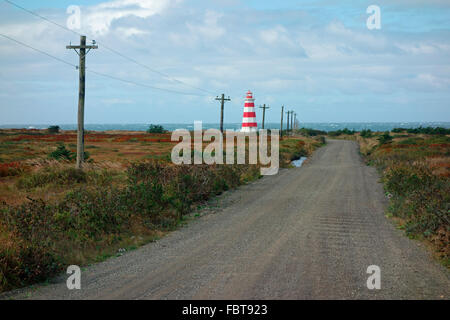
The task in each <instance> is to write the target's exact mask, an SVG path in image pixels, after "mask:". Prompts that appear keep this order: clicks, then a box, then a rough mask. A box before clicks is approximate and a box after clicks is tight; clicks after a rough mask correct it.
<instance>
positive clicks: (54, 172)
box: [17, 168, 86, 189]
mask: <svg viewBox="0 0 450 320" xmlns="http://www.w3.org/2000/svg"><path fill="white" fill-rule="evenodd" d="M81 182H86V173H85V172H84V171H81V170H77V169H75V168H64V169H54V168H47V169H44V170H42V171H38V172H34V173H30V174H27V175H25V176H22V177H20V178H19V180H17V187H18V188H19V189H33V188H38V187H43V186H45V185H48V184H54V185H69V184H73V183H81Z"/></svg>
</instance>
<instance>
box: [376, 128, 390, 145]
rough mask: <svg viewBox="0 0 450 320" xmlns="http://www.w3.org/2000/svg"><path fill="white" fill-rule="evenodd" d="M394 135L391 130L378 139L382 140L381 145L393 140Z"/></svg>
mask: <svg viewBox="0 0 450 320" xmlns="http://www.w3.org/2000/svg"><path fill="white" fill-rule="evenodd" d="M392 139H393V137H392V136H391V135H390V134H389V131H386V132H385V133H383V134H382V135H380V136H379V137H378V141H379V142H380V145H383V144H385V143H388V142H391V141H392Z"/></svg>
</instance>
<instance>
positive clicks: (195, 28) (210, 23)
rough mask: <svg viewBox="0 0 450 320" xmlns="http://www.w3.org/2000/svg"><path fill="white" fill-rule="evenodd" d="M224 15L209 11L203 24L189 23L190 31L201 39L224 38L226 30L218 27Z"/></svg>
mask: <svg viewBox="0 0 450 320" xmlns="http://www.w3.org/2000/svg"><path fill="white" fill-rule="evenodd" d="M221 17H222V14H219V13H217V12H214V11H211V10H207V11H206V12H205V15H204V20H203V24H191V23H187V24H186V25H187V27H188V29H189V30H190V31H191V32H192V33H193V34H195V35H197V36H199V37H206V38H209V39H215V38H219V37H221V36H223V35H224V34H225V32H226V30H225V28H223V27H221V26H219V25H218V21H219V19H220V18H221Z"/></svg>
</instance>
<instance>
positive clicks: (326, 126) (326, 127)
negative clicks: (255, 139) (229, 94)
mask: <svg viewBox="0 0 450 320" xmlns="http://www.w3.org/2000/svg"><path fill="white" fill-rule="evenodd" d="M50 125H59V127H60V128H61V129H62V130H76V128H77V125H76V124H55V123H53V124H17V125H0V129H11V128H16V129H23V128H25V129H46V128H48V127H49V126H50ZM161 125H162V126H163V127H164V129H166V130H169V131H173V130H175V129H188V130H193V129H194V124H193V123H191V124H188V123H161ZM148 126H149V124H144V123H130V124H113V123H111V124H85V129H86V130H90V131H107V130H127V131H145V130H147V129H148ZM283 126H284V129H285V128H286V127H285V126H286V123H284V124H283ZM421 126H422V127H443V128H450V122H336V123H332V122H306V123H300V127H305V128H310V129H317V130H322V131H335V130H339V129H344V128H348V129H350V130H356V131H360V130H362V129H370V130H372V131H387V130H392V129H393V128H418V127H421ZM265 127H266V129H279V128H280V123H266V125H265ZM210 128H217V129H218V128H219V123H203V129H210ZM240 128H241V123H224V129H234V130H237V129H240Z"/></svg>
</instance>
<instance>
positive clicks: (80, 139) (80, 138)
mask: <svg viewBox="0 0 450 320" xmlns="http://www.w3.org/2000/svg"><path fill="white" fill-rule="evenodd" d="M66 49H74V50H75V52H76V53H77V54H78V55H79V56H80V66H79V67H78V70H79V71H80V85H79V88H78V132H77V164H76V168H77V169H82V167H83V161H84V97H85V82H86V55H87V54H88V52H89V51H91V49H98V46H96V45H95V41H92V45H91V46H87V45H86V36H80V45H79V46H72V45H70V46H66ZM77 49H78V50H79V51H77ZM86 49H88V51H87V52H86Z"/></svg>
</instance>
